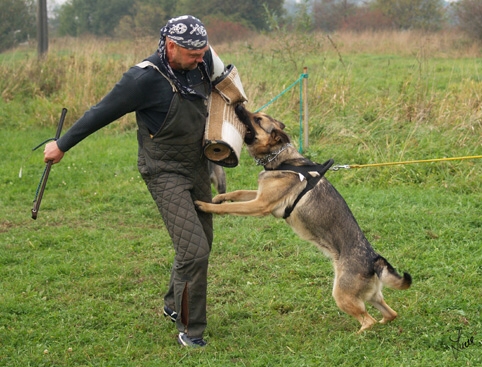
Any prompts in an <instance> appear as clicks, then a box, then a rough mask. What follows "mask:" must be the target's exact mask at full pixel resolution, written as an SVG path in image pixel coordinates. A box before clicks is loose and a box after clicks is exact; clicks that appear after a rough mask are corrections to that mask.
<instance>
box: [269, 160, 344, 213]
mask: <svg viewBox="0 0 482 367" xmlns="http://www.w3.org/2000/svg"><path fill="white" fill-rule="evenodd" d="M334 162H335V161H334V160H333V159H329V160H327V161H326V162H325V163H323V164H313V165H309V166H306V165H305V166H293V165H291V164H287V163H281V164H280V165H279V166H278V167H276V168H274V169H271V170H268V171H274V170H276V171H279V170H284V171H295V172H296V173H298V174H300V175H302V176H303V177H304V178H305V179H306V182H307V184H306V186H305V188H304V189H303V191H301V192H300V193H299V195H298V197H297V198H296V200H295V201H294V202H293V204H291V205H290V206H287V207H286V209H285V214H284V215H283V219H286V218H288V217H289V216H290V215H291V213H292V212H293V210H294V209H295V206H296V204H298V202H299V201H300V200H301V198H302V197H303V196H304V195H305V194H306V193H307V192H308V191H310V190H311V189H313V188H314V187H315V186H316V184H317V183H318V182H319V181H320V180H321V178H322V177H323V176H324V175H325V173H326V171H328V170H329V169H330V167H331V166H332V165H333V163H334ZM265 169H266V168H265ZM310 172H317V173H318V174H319V175H318V176H312V175H311V174H310Z"/></svg>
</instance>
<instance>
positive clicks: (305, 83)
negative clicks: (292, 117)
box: [303, 66, 309, 149]
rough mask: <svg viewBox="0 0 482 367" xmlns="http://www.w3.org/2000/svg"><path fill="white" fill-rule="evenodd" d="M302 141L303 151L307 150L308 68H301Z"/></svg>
mask: <svg viewBox="0 0 482 367" xmlns="http://www.w3.org/2000/svg"><path fill="white" fill-rule="evenodd" d="M303 74H304V78H303V104H304V106H303V107H304V108H303V141H304V146H305V149H308V140H309V139H308V137H309V124H308V117H309V116H308V68H307V67H306V66H305V67H304V68H303Z"/></svg>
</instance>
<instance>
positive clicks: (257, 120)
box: [254, 117, 262, 125]
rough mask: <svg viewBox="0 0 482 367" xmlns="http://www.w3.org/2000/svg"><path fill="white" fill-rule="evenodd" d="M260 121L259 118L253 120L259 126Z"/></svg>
mask: <svg viewBox="0 0 482 367" xmlns="http://www.w3.org/2000/svg"><path fill="white" fill-rule="evenodd" d="M261 120H262V119H261V117H256V118H255V119H254V122H256V123H257V124H258V125H261Z"/></svg>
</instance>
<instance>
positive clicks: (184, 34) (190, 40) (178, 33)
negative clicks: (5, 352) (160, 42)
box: [161, 15, 208, 50]
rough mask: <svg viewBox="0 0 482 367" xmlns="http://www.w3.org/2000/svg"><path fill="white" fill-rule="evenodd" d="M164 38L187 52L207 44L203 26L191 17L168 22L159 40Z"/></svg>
mask: <svg viewBox="0 0 482 367" xmlns="http://www.w3.org/2000/svg"><path fill="white" fill-rule="evenodd" d="M166 36H168V37H169V38H170V39H172V40H173V41H174V42H175V43H176V44H178V45H179V46H181V47H184V48H187V49H189V50H200V49H202V48H204V47H206V45H207V44H208V32H207V31H206V28H205V27H204V24H203V23H202V22H201V21H200V20H199V19H198V18H196V17H193V16H192V15H182V16H180V17H177V18H172V19H171V20H169V21H168V22H167V24H166V25H165V26H164V27H163V28H162V29H161V38H165V37H166Z"/></svg>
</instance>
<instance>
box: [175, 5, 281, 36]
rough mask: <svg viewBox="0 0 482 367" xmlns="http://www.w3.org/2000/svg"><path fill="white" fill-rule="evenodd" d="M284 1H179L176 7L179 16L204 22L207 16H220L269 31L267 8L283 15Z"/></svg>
mask: <svg viewBox="0 0 482 367" xmlns="http://www.w3.org/2000/svg"><path fill="white" fill-rule="evenodd" d="M283 1H284V0H264V1H259V0H244V1H226V0H204V1H199V0H179V1H178V2H177V6H176V12H177V13H178V14H191V15H194V16H196V17H198V18H199V19H201V20H203V19H204V18H205V17H207V16H213V15H215V16H218V17H223V18H225V19H228V20H231V21H238V22H241V23H244V24H247V25H250V26H251V27H253V28H254V29H258V30H263V29H267V27H268V24H267V21H266V18H267V17H266V10H265V6H266V8H267V9H268V10H269V12H275V13H278V14H279V15H281V14H283V12H284V9H283Z"/></svg>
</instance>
